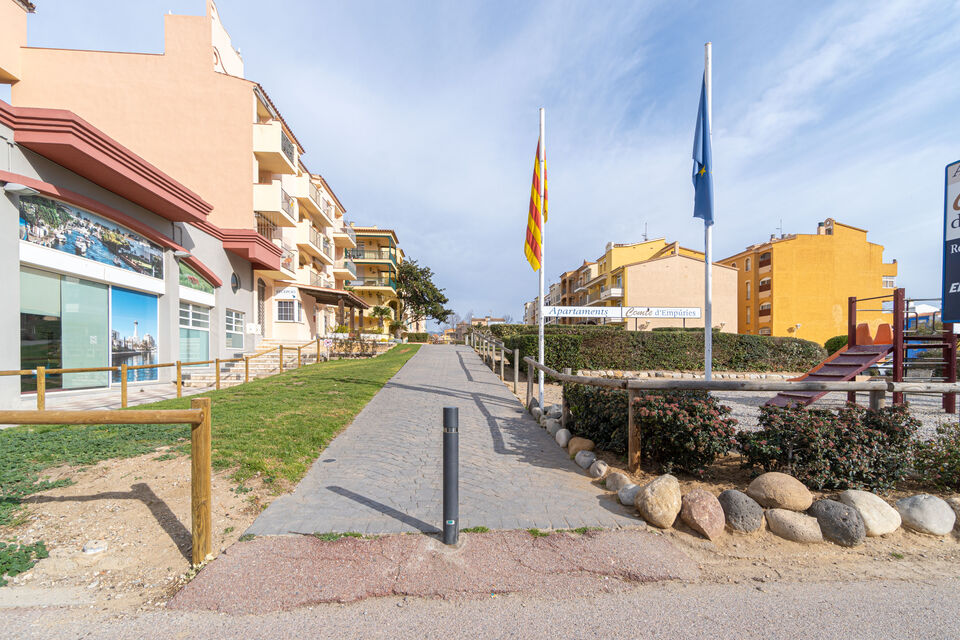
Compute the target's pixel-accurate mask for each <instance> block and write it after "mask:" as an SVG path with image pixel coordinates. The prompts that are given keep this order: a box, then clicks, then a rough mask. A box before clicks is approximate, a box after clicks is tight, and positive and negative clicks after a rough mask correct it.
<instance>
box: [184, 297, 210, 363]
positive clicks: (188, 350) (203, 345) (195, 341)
mask: <svg viewBox="0 0 960 640" xmlns="http://www.w3.org/2000/svg"><path fill="white" fill-rule="evenodd" d="M209 359H210V307H203V306H200V305H197V304H190V303H189V302H181V303H180V361H181V362H203V361H206V360H209Z"/></svg>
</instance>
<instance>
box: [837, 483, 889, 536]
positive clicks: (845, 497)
mask: <svg viewBox="0 0 960 640" xmlns="http://www.w3.org/2000/svg"><path fill="white" fill-rule="evenodd" d="M840 502H842V503H843V504H845V505H847V506H850V507H853V508H854V509H856V510H857V513H859V514H860V517H861V518H862V519H863V526H864V529H865V530H866V532H867V535H868V536H885V535H887V534H888V533H893V532H894V531H896V530H897V529H899V528H900V513H899V512H897V510H896V509H894V508H893V507H891V506H890V505H889V504H887V501H886V500H884V499H883V498H881V497H880V496H878V495H876V494H873V493H870V492H869V491H858V490H856V489H847V490H846V491H843V492H841V493H840Z"/></svg>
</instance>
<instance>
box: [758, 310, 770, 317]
mask: <svg viewBox="0 0 960 640" xmlns="http://www.w3.org/2000/svg"><path fill="white" fill-rule="evenodd" d="M757 315H758V316H760V317H761V318H765V317H767V316H769V315H770V309H760V311H759V312H758V313H757Z"/></svg>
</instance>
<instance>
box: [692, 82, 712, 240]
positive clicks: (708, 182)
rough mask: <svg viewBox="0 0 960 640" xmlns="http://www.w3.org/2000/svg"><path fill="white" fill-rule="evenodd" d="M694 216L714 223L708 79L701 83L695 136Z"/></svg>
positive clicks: (707, 222) (707, 223)
mask: <svg viewBox="0 0 960 640" xmlns="http://www.w3.org/2000/svg"><path fill="white" fill-rule="evenodd" d="M693 189H694V197H693V217H694V218H702V219H703V223H704V224H706V225H710V224H713V151H712V150H711V148H710V116H709V114H708V113H707V80H706V78H704V79H703V84H702V85H700V109H699V110H698V111H697V132H696V134H695V135H694V138H693Z"/></svg>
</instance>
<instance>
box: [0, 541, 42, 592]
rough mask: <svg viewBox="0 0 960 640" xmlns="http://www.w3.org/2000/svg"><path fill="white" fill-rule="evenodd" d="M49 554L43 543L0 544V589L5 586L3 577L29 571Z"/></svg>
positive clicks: (5, 582)
mask: <svg viewBox="0 0 960 640" xmlns="http://www.w3.org/2000/svg"><path fill="white" fill-rule="evenodd" d="M49 556H50V554H49V553H48V552H47V547H46V545H44V543H43V541H40V542H36V543H34V544H17V543H15V542H10V543H6V542H0V587H3V586H6V584H7V581H6V580H5V579H4V576H9V577H11V578H12V577H14V576H17V575H20V574H21V573H23V572H24V571H29V570H30V569H32V568H33V565H35V564H37V561H38V560H43V559H44V558H48V557H49Z"/></svg>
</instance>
